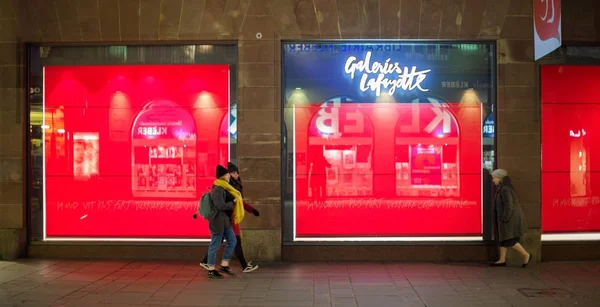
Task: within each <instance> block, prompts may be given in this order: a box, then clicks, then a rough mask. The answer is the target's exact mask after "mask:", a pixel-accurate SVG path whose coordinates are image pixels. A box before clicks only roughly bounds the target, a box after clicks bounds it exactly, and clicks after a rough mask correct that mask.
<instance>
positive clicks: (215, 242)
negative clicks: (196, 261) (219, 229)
mask: <svg viewBox="0 0 600 307" xmlns="http://www.w3.org/2000/svg"><path fill="white" fill-rule="evenodd" d="M223 237H225V240H227V244H226V245H225V252H224V253H223V260H231V256H233V252H234V251H235V244H236V243H237V239H236V238H235V233H234V232H233V229H232V228H231V227H229V228H225V231H224V232H223V233H220V234H213V235H212V236H211V237H210V245H209V246H208V263H207V264H208V265H209V266H214V265H215V264H216V263H217V252H218V251H219V248H221V242H223Z"/></svg>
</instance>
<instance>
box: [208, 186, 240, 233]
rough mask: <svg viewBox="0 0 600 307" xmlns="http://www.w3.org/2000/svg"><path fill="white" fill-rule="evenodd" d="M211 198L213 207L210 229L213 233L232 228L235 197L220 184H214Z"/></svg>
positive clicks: (209, 221) (209, 223)
mask: <svg viewBox="0 0 600 307" xmlns="http://www.w3.org/2000/svg"><path fill="white" fill-rule="evenodd" d="M210 198H211V200H212V204H213V207H212V215H211V216H210V218H209V219H208V229H209V230H210V233H211V234H222V233H223V232H224V231H225V228H231V210H232V209H233V205H234V201H235V198H234V197H233V196H232V195H231V194H229V193H227V191H225V189H223V188H221V187H218V186H213V188H212V190H211V191H210Z"/></svg>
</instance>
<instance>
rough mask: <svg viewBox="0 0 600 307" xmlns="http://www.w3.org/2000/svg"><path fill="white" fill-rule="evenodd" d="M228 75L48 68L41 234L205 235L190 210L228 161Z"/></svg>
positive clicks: (214, 68) (195, 70) (223, 71)
mask: <svg viewBox="0 0 600 307" xmlns="http://www.w3.org/2000/svg"><path fill="white" fill-rule="evenodd" d="M228 80H229V68H228V66H227V65H169V66H73V67H70V66H51V67H46V68H45V69H44V87H45V96H44V103H45V104H44V108H45V118H44V124H45V127H46V128H47V129H45V147H44V155H45V157H44V158H45V159H44V161H45V177H44V181H45V225H46V228H45V235H46V237H47V238H57V237H59V238H75V237H77V238H142V239H143V238H151V239H198V238H207V237H209V233H208V229H207V225H206V221H204V220H202V219H199V220H194V219H192V217H191V216H192V214H193V213H194V212H195V211H196V210H197V206H198V198H199V197H200V195H201V194H202V193H203V192H204V191H205V190H207V189H209V188H210V186H211V184H212V182H213V180H214V167H215V165H216V164H217V163H221V164H225V163H227V160H228V158H227V157H228V155H229V153H228V152H227V151H228V146H221V144H220V142H221V139H222V137H223V136H222V135H221V133H220V131H219V130H220V124H221V122H222V120H223V118H224V117H227V111H228V103H229V84H228V82H229V81H228ZM199 97H203V98H202V99H200V98H199ZM199 99H200V100H202V101H203V102H205V103H204V104H203V103H200V104H199ZM59 128H60V129H62V131H63V133H58V132H57V129H59ZM224 137H225V138H227V135H224Z"/></svg>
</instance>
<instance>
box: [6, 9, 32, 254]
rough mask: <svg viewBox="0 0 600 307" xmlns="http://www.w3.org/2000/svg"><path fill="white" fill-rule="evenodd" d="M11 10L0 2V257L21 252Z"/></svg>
mask: <svg viewBox="0 0 600 307" xmlns="http://www.w3.org/2000/svg"><path fill="white" fill-rule="evenodd" d="M18 29H19V27H18V25H17V18H16V14H15V11H14V10H13V8H12V7H11V5H10V3H9V2H7V1H2V2H1V3H0V260H13V259H16V258H18V257H20V256H23V255H24V252H25V246H26V231H25V227H26V226H25V225H26V223H25V207H24V203H25V202H24V199H23V195H24V193H23V189H24V184H23V165H24V164H23V163H24V159H23V156H24V153H23V137H24V135H23V132H24V130H23V124H24V123H23V119H24V116H23V115H24V114H23V113H24V110H25V108H24V107H23V106H24V103H25V100H24V95H23V94H24V90H23V88H22V87H23V85H22V81H21V80H23V73H24V67H23V56H22V53H23V50H22V48H21V46H22V45H21V43H20V42H19V40H20V38H19V34H18V32H19V31H18Z"/></svg>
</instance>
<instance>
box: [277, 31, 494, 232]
mask: <svg viewBox="0 0 600 307" xmlns="http://www.w3.org/2000/svg"><path fill="white" fill-rule="evenodd" d="M494 54H495V50H494V46H493V45H492V44H482V43H480V44H460V43H391V42H373V43H364V42H343V43H342V42H335V43H324V42H320V43H315V44H310V43H309V44H307V43H284V44H283V82H282V84H283V85H282V87H283V90H282V96H283V97H282V99H283V101H282V103H283V106H284V107H283V113H284V114H283V116H284V129H283V134H284V135H283V141H284V157H283V161H284V164H285V165H284V167H283V168H282V169H283V170H284V176H283V178H284V204H283V206H284V208H283V212H284V213H283V214H284V238H285V241H286V242H294V241H349V240H357V241H360V240H362V241H386V240H387V241H394V240H395V241H401V240H482V239H483V219H484V218H483V216H484V214H483V212H484V208H485V207H489V206H490V204H491V203H490V195H489V194H490V193H487V192H486V191H487V188H483V186H484V185H485V186H487V185H490V184H491V182H488V179H489V178H488V177H489V170H490V169H492V168H493V166H494V143H495V142H494V130H495V129H494V128H495V124H494V115H493V114H494V113H493V106H494V99H495V97H494V79H493V76H494V65H495V63H494ZM486 174H487V175H486ZM484 181H485V184H484Z"/></svg>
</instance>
